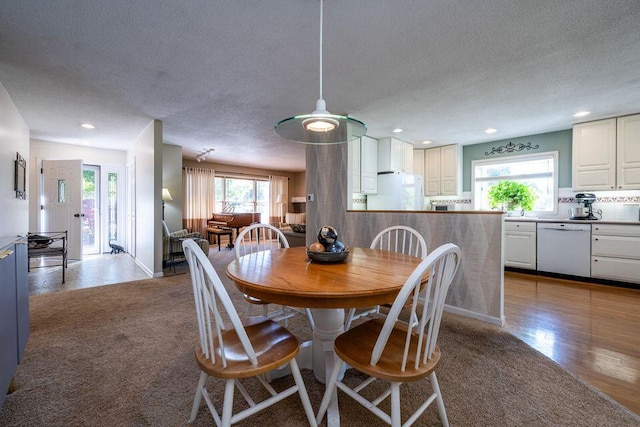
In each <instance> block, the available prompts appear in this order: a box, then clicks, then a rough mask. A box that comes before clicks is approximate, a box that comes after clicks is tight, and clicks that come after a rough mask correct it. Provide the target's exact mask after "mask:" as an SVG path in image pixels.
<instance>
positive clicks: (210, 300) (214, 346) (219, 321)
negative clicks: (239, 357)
mask: <svg viewBox="0 0 640 427" xmlns="http://www.w3.org/2000/svg"><path fill="white" fill-rule="evenodd" d="M182 248H183V250H184V253H185V256H186V258H187V262H188V264H189V272H190V274H191V284H192V285H193V297H194V301H195V305H196V316H197V319H198V339H199V342H200V347H201V349H202V352H203V353H204V355H205V356H206V358H207V359H209V360H211V362H212V363H216V355H219V356H220V357H221V359H222V361H221V363H222V366H223V367H226V366H227V360H226V355H225V346H224V340H223V335H222V331H224V330H225V329H226V327H225V324H224V321H223V318H222V315H221V310H220V309H222V310H223V313H224V314H226V315H227V317H228V318H229V320H230V321H231V324H232V326H233V329H234V330H235V332H236V334H237V335H238V338H239V340H240V342H241V343H242V346H243V348H244V351H245V353H246V354H247V357H248V359H249V360H250V361H251V364H252V365H253V366H257V364H258V358H257V356H256V353H255V351H254V349H253V346H252V345H251V342H250V341H249V338H248V336H247V333H246V331H245V330H244V326H243V325H242V321H241V320H240V316H238V312H237V311H236V309H235V307H234V305H233V302H232V301H231V298H230V297H229V294H228V293H227V290H226V289H225V287H224V285H223V284H222V281H221V280H220V277H218V274H217V273H216V271H215V270H214V269H213V266H212V265H211V262H209V259H208V258H207V257H206V255H205V254H204V252H203V251H202V249H201V248H200V247H199V246H198V245H197V244H196V243H195V242H194V241H193V240H190V239H189V240H185V241H183V242H182Z"/></svg>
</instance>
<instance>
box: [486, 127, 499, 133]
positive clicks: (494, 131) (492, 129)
mask: <svg viewBox="0 0 640 427" xmlns="http://www.w3.org/2000/svg"><path fill="white" fill-rule="evenodd" d="M496 132H498V129H494V128H489V129H487V130H485V133H488V134H492V133H496Z"/></svg>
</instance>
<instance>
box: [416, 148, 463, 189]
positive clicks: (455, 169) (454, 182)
mask: <svg viewBox="0 0 640 427" xmlns="http://www.w3.org/2000/svg"><path fill="white" fill-rule="evenodd" d="M461 162H462V153H461V147H460V146H459V145H457V144H454V145H445V146H442V147H436V148H429V149H427V150H424V172H423V173H424V175H423V176H424V195H425V196H455V195H457V194H459V193H460V191H461V185H462V165H461Z"/></svg>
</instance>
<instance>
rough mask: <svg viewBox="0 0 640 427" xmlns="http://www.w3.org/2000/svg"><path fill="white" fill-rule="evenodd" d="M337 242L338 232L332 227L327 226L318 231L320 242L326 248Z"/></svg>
mask: <svg viewBox="0 0 640 427" xmlns="http://www.w3.org/2000/svg"><path fill="white" fill-rule="evenodd" d="M336 240H338V232H337V231H336V229H335V228H333V227H332V226H330V225H325V226H324V227H322V228H321V229H320V230H318V242H320V243H322V244H323V245H324V247H325V248H326V247H327V246H329V245H331V244H333V243H334V242H335V241H336Z"/></svg>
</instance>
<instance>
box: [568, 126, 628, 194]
mask: <svg viewBox="0 0 640 427" xmlns="http://www.w3.org/2000/svg"><path fill="white" fill-rule="evenodd" d="M573 189H574V190H615V189H618V190H633V189H640V114H637V115H634V116H627V117H618V118H617V119H616V118H612V119H606V120H598V121H595V122H588V123H580V124H577V125H574V126H573Z"/></svg>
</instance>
